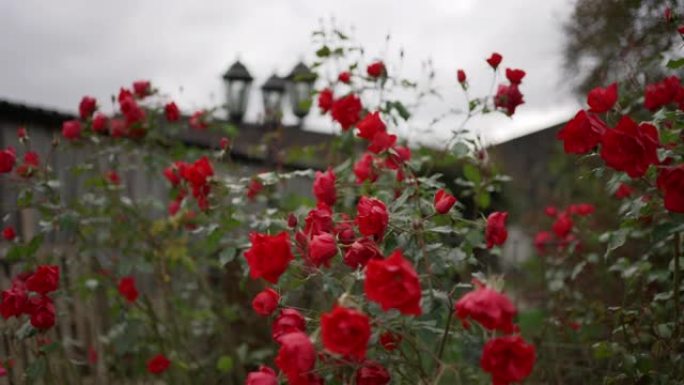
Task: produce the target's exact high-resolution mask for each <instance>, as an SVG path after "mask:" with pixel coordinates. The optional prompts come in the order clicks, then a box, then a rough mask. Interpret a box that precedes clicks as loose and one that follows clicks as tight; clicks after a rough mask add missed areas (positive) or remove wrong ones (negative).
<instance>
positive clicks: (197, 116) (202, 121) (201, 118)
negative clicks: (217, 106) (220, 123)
mask: <svg viewBox="0 0 684 385" xmlns="http://www.w3.org/2000/svg"><path fill="white" fill-rule="evenodd" d="M206 118H207V117H206V113H205V112H204V110H199V111H195V113H193V114H192V116H191V117H190V120H189V121H188V124H189V125H190V128H192V129H194V130H199V131H204V130H206V129H207V128H209V123H208V122H207V120H206Z"/></svg>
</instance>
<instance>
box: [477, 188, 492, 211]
mask: <svg viewBox="0 0 684 385" xmlns="http://www.w3.org/2000/svg"><path fill="white" fill-rule="evenodd" d="M491 203H492V197H491V195H490V194H489V192H487V191H480V192H479V193H478V194H477V205H478V206H479V207H480V208H481V209H487V208H489V205H490V204H491Z"/></svg>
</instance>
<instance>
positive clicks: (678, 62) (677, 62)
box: [667, 58, 684, 70]
mask: <svg viewBox="0 0 684 385" xmlns="http://www.w3.org/2000/svg"><path fill="white" fill-rule="evenodd" d="M682 66H684V58H679V59H671V60H670V61H668V62H667V68H670V69H673V70H676V69H677V68H680V67H682Z"/></svg>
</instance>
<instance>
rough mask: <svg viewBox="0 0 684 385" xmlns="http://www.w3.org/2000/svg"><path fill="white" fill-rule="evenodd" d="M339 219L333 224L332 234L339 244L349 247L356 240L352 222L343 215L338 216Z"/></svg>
mask: <svg viewBox="0 0 684 385" xmlns="http://www.w3.org/2000/svg"><path fill="white" fill-rule="evenodd" d="M340 217H341V218H340V220H339V221H338V222H337V224H335V229H334V233H335V235H336V236H337V240H338V241H339V242H340V243H341V244H343V245H350V244H352V243H353V242H354V240H355V239H356V232H355V231H354V221H352V220H350V219H349V216H348V215H347V214H345V213H342V214H340Z"/></svg>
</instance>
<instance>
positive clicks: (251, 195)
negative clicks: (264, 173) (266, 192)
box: [247, 178, 264, 201]
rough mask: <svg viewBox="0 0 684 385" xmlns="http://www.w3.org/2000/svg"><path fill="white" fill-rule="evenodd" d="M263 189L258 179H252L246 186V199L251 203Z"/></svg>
mask: <svg viewBox="0 0 684 385" xmlns="http://www.w3.org/2000/svg"><path fill="white" fill-rule="evenodd" d="M263 189H264V185H263V183H261V180H259V179H258V178H252V180H251V181H249V185H248V186H247V199H249V200H250V201H253V200H254V199H255V198H256V196H257V195H259V193H260V192H261V190H263Z"/></svg>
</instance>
